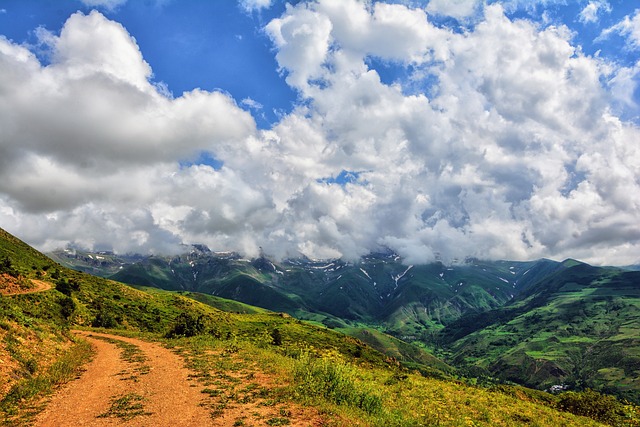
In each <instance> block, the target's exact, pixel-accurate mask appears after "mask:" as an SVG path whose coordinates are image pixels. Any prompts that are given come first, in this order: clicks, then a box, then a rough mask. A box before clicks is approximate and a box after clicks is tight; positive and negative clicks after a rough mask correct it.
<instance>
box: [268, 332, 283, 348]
mask: <svg viewBox="0 0 640 427" xmlns="http://www.w3.org/2000/svg"><path fill="white" fill-rule="evenodd" d="M271 344H273V345H282V333H281V332H280V329H278V328H275V329H274V330H273V331H271Z"/></svg>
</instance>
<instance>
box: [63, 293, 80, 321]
mask: <svg viewBox="0 0 640 427" xmlns="http://www.w3.org/2000/svg"><path fill="white" fill-rule="evenodd" d="M60 307H61V313H62V317H64V318H65V319H69V318H70V317H71V316H72V315H73V312H74V311H75V310H76V303H75V301H74V300H73V298H71V297H68V296H65V297H64V298H63V299H62V300H61V301H60Z"/></svg>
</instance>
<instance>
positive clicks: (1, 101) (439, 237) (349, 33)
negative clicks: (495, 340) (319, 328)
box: [0, 0, 640, 264]
mask: <svg viewBox="0 0 640 427" xmlns="http://www.w3.org/2000/svg"><path fill="white" fill-rule="evenodd" d="M0 70H2V71H1V72H0V127H1V128H2V129H4V131H3V132H2V135H1V136H0V227H3V228H6V229H8V230H9V231H11V232H14V233H16V234H17V235H18V236H20V237H22V238H24V239H25V240H27V241H28V242H29V243H32V244H34V245H36V246H37V247H39V248H42V249H45V250H48V249H54V248H56V247H60V246H65V245H67V244H74V245H80V246H86V247H89V248H106V249H113V250H116V251H139V252H170V251H173V250H175V248H176V247H177V245H178V244H179V243H181V242H202V243H206V244H208V245H210V246H211V247H212V248H213V249H218V250H228V249H232V250H237V251H239V252H242V253H244V254H246V255H248V256H251V255H255V254H257V253H258V252H259V250H258V248H260V247H262V248H264V249H265V251H266V252H267V253H269V254H271V255H272V256H274V257H276V258H278V257H285V256H295V255H298V254H301V253H302V254H305V255H307V256H311V257H316V258H329V257H340V256H343V257H346V258H356V257H358V256H360V255H363V254H366V253H367V252H368V251H372V250H377V249H379V248H380V247H386V248H391V249H393V250H395V251H397V252H398V253H399V254H401V255H402V256H403V257H405V259H407V260H408V262H414V263H415V262H428V261H430V260H433V259H435V258H436V257H438V258H440V259H445V260H449V261H452V260H454V259H463V258H464V257H466V256H476V257H488V258H493V259H496V258H502V259H505V258H507V259H532V258H538V257H543V256H544V257H550V258H564V257H574V258H580V259H584V260H586V261H590V262H593V263H599V264H602V263H609V264H631V263H636V262H640V258H638V255H637V254H638V253H640V251H638V249H640V230H639V229H638V226H637V224H640V188H639V187H640V177H639V175H640V173H639V172H638V171H639V170H640V160H639V158H640V154H639V153H640V146H639V145H640V136H639V135H640V134H639V130H638V125H639V124H640V108H639V105H640V90H639V89H638V87H639V82H640V3H637V2H633V1H623V0H580V1H571V2H568V1H560V0H544V1H543V0H540V1H535V0H529V1H525V0H503V1H487V2H482V1H479V0H455V1H449V0H447V1H445V0H429V1H427V0H424V1H419V0H406V1H393V2H371V1H366V2H365V1H358V0H340V1H339V0H317V1H299V2H290V3H289V4H286V3H284V2H279V1H273V0H240V1H231V0H229V1H196V0H190V1H175V0H174V1H172V0H156V1H133V0H129V1H127V0H84V1H65V2H56V1H24V0H21V1H18V0H15V1H13V0H0ZM25 170H30V171H33V173H30V174H29V175H28V176H25V175H24V174H23V171H25Z"/></svg>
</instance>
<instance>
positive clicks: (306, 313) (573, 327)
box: [113, 247, 640, 402]
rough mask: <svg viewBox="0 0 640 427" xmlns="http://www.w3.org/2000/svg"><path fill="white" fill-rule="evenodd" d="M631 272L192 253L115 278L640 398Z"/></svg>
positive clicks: (639, 285)
mask: <svg viewBox="0 0 640 427" xmlns="http://www.w3.org/2000/svg"><path fill="white" fill-rule="evenodd" d="M639 274H640V273H638V272H634V271H630V270H626V269H624V270H623V269H618V268H603V267H593V266H589V265H586V264H583V263H580V262H578V261H573V260H567V261H565V262H562V263H560V262H555V261H551V260H546V259H542V260H538V261H531V262H510V261H499V262H483V261H479V260H467V261H466V262H464V263H459V264H455V265H451V266H445V265H443V264H440V263H435V264H430V265H420V266H411V265H403V264H402V260H401V259H400V258H399V257H398V256H397V255H395V254H393V253H379V254H372V255H370V256H368V257H365V258H363V259H362V260H361V261H360V262H358V263H346V262H343V261H341V260H330V261H312V260H308V259H293V260H286V261H284V262H281V263H275V262H272V261H270V260H268V259H266V258H259V259H256V260H253V261H250V260H245V259H242V258H240V257H238V256H237V255H234V254H230V253H225V254H216V253H213V252H210V251H208V249H206V248H203V247H199V248H194V249H192V250H191V251H190V252H189V253H186V254H184V255H181V256H177V257H157V256H156V257H151V258H147V259H145V260H141V261H139V262H136V263H133V264H130V265H125V266H123V267H122V268H121V269H120V270H119V272H118V273H116V274H115V275H114V276H113V277H114V278H116V279H117V280H121V281H123V282H127V283H131V284H137V285H146V286H155V287H158V288H162V289H171V290H176V289H180V290H185V291H197V292H202V293H204V294H209V295H216V296H219V297H224V298H227V299H233V300H237V301H242V302H244V303H249V304H252V305H257V306H260V307H264V308H267V309H271V310H276V311H283V312H287V313H289V314H291V315H293V316H295V317H297V318H300V319H307V320H310V321H313V322H315V323H316V324H322V325H325V326H328V327H330V328H335V329H337V330H339V331H341V332H344V333H346V334H349V335H352V336H354V337H356V338H358V339H361V340H364V341H366V342H367V343H369V344H370V345H372V346H374V347H375V348H377V349H378V350H380V351H383V352H386V353H387V354H389V355H393V356H394V357H397V358H398V359H399V360H403V361H406V362H408V363H410V362H413V361H415V360H416V356H415V355H412V352H413V351H418V350H416V346H417V347H418V348H422V349H424V348H427V349H431V351H432V352H433V351H436V352H437V353H438V354H439V355H440V356H441V357H442V358H444V359H445V361H446V362H447V363H448V364H450V365H452V366H456V367H459V368H462V369H463V370H464V371H465V372H468V373H470V374H472V375H479V376H483V377H499V378H500V379H503V380H509V381H514V382H516V383H520V384H526V385H528V386H531V387H536V388H540V389H546V388H549V387H551V386H554V385H556V386H563V387H565V388H567V389H584V388H586V387H590V388H595V389H598V390H601V391H605V392H608V393H614V394H616V395H618V396H621V397H624V398H626V399H630V400H632V401H634V402H640V394H639V390H640V383H638V382H637V380H636V379H637V378H638V377H639V375H638V374H639V372H638V366H640V365H639V364H638V357H640V345H639V343H638V340H637V337H638V336H640V330H639V329H638V328H640V326H636V325H639V324H640V322H638V321H637V320H638V318H639V317H640V310H639V308H640V276H639ZM363 331H368V332H367V333H363ZM378 334H381V335H380V336H378ZM384 334H386V338H385V337H384V336H383V335H384ZM392 337H393V338H396V339H397V340H399V341H397V340H396V341H392ZM398 342H402V344H400V345H398V344H397V343H398ZM407 343H410V344H414V346H413V347H411V346H408V345H407ZM400 349H401V350H400ZM421 351H423V350H421ZM429 357H432V356H429V355H428V354H427V353H424V354H422V355H420V356H418V357H417V359H418V360H422V359H425V358H426V359H428V358H429ZM445 370H446V369H445Z"/></svg>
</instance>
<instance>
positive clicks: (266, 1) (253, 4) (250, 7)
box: [240, 0, 271, 12]
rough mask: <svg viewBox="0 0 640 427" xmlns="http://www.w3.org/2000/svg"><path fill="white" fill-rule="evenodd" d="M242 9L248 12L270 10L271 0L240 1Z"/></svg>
mask: <svg viewBox="0 0 640 427" xmlns="http://www.w3.org/2000/svg"><path fill="white" fill-rule="evenodd" d="M240 7H242V8H243V9H244V10H246V11H247V12H252V11H254V10H261V9H269V8H270V7H271V0H240Z"/></svg>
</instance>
